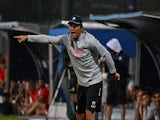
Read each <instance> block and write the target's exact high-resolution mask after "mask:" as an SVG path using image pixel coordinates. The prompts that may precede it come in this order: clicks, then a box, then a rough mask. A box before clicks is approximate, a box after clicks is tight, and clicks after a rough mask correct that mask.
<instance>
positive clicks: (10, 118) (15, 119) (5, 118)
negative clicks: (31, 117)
mask: <svg viewBox="0 0 160 120" xmlns="http://www.w3.org/2000/svg"><path fill="white" fill-rule="evenodd" d="M0 120H27V119H26V118H22V117H17V116H4V115H0Z"/></svg>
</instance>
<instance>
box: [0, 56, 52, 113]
mask: <svg viewBox="0 0 160 120" xmlns="http://www.w3.org/2000/svg"><path fill="white" fill-rule="evenodd" d="M6 68H7V59H6V57H5V56H4V55H0V114H4V115H12V114H16V115H46V113H47V112H48V108H49V88H48V84H47V83H46V81H45V79H44V78H38V79H37V80H36V81H35V80H22V81H19V80H10V82H9V90H7V89H6V79H7V75H6V73H7V72H6Z"/></svg>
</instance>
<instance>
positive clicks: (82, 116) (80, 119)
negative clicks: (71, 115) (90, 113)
mask: <svg viewBox="0 0 160 120" xmlns="http://www.w3.org/2000/svg"><path fill="white" fill-rule="evenodd" d="M76 118H77V120H85V119H86V114H85V113H82V114H76Z"/></svg>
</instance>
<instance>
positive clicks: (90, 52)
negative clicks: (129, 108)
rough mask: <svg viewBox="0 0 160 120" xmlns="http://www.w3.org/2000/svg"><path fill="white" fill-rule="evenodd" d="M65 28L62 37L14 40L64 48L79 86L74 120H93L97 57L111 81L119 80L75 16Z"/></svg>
mask: <svg viewBox="0 0 160 120" xmlns="http://www.w3.org/2000/svg"><path fill="white" fill-rule="evenodd" d="M68 24H69V31H70V33H69V34H66V35H60V36H49V35H20V36H14V38H17V39H18V41H19V43H21V42H24V41H28V42H39V43H50V44H57V45H64V46H65V47H66V50H67V52H68V55H69V58H70V60H71V62H72V65H73V68H74V71H75V73H76V76H77V79H78V84H79V88H78V96H77V100H78V103H77V110H76V117H77V120H85V119H86V120H95V112H99V111H100V109H101V108H100V107H101V96H102V80H103V78H102V74H101V71H100V68H99V65H98V56H102V57H103V58H104V59H105V61H106V63H107V65H108V68H109V72H110V74H112V75H113V78H114V79H116V80H119V79H120V75H119V73H117V72H116V68H115V65H114V61H113V59H112V57H111V55H110V53H109V52H108V51H107V50H106V48H105V47H103V45H102V44H101V43H100V42H99V41H98V40H97V39H96V38H95V37H94V36H93V35H92V34H90V33H88V32H87V31H85V30H84V29H83V25H82V24H83V21H82V19H81V18H80V17H79V16H76V15H75V16H73V17H72V18H71V20H70V21H69V22H68Z"/></svg>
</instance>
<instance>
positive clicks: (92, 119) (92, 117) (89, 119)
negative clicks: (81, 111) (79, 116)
mask: <svg viewBox="0 0 160 120" xmlns="http://www.w3.org/2000/svg"><path fill="white" fill-rule="evenodd" d="M86 120H95V112H91V111H89V110H86Z"/></svg>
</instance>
